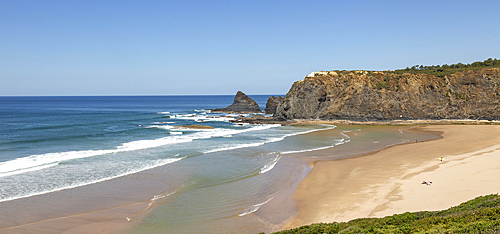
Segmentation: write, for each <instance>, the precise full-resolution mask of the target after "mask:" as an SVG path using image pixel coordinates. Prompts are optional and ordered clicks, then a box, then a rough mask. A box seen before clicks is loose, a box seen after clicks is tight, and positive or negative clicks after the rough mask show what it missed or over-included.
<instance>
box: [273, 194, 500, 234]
mask: <svg viewBox="0 0 500 234" xmlns="http://www.w3.org/2000/svg"><path fill="white" fill-rule="evenodd" d="M276 233H277V234H292V233H301V234H312V233H500V196H499V195H498V194H492V195H487V196H481V197H477V198H475V199H473V200H470V201H468V202H464V203H462V204H460V205H458V206H455V207H452V208H450V209H447V210H443V211H422V212H412V213H410V212H407V213H404V214H397V215H393V216H387V217H384V218H362V219H355V220H351V221H349V222H347V223H346V222H341V223H317V224H312V225H307V226H302V227H299V228H295V229H291V230H286V231H280V232H276Z"/></svg>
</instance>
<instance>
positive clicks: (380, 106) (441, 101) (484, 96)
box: [274, 68, 500, 120]
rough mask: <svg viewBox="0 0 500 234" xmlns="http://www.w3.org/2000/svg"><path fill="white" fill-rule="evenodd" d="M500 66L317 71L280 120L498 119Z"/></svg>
mask: <svg viewBox="0 0 500 234" xmlns="http://www.w3.org/2000/svg"><path fill="white" fill-rule="evenodd" d="M499 86H500V68H489V69H481V70H476V71H463V72H457V73H454V74H452V75H447V76H445V77H437V76H433V75H426V74H410V73H403V74H397V73H394V72H390V71H389V72H369V71H342V72H317V73H312V74H309V75H308V76H307V77H306V78H305V79H304V80H300V81H297V82H295V83H294V84H293V86H292V87H291V88H290V91H289V92H288V94H287V95H286V96H285V98H284V100H283V101H282V102H281V103H280V104H279V105H278V107H277V109H276V113H275V114H274V117H275V118H276V119H281V120H287V119H351V120H394V119H497V120H498V119H500V92H499Z"/></svg>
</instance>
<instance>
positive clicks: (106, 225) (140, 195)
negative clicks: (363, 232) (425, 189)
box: [0, 125, 500, 233]
mask: <svg viewBox="0 0 500 234" xmlns="http://www.w3.org/2000/svg"><path fill="white" fill-rule="evenodd" d="M462 126H465V127H466V126H470V127H473V128H474V127H480V128H481V127H486V128H495V127H496V128H500V126H477V125H473V126H472V125H462ZM439 127H440V126H437V125H436V126H429V127H419V128H416V129H425V131H427V132H429V131H431V130H432V128H439ZM444 127H446V126H444ZM417 131H420V130H417ZM432 131H435V132H436V131H437V132H439V131H441V130H440V129H433V130H432ZM497 138H499V139H500V136H499V137H497ZM441 141H442V139H440V140H439V141H435V142H441ZM431 142H434V141H428V142H427V141H426V142H425V143H424V144H420V143H419V144H418V145H425V144H428V143H431ZM406 145H415V144H412V143H405V144H401V145H396V146H391V147H387V148H384V149H381V150H378V151H375V152H372V153H368V154H363V155H360V156H355V157H353V158H347V159H338V160H335V161H332V159H330V160H329V161H328V160H327V161H326V162H325V161H320V162H317V163H316V166H315V167H314V168H313V169H312V171H308V172H307V175H303V176H302V175H301V176H300V177H305V178H301V180H299V181H298V182H297V184H296V185H295V184H294V185H293V186H292V187H294V189H293V190H294V191H290V190H291V189H289V191H290V195H287V196H290V197H291V198H290V199H289V198H287V197H286V196H285V195H283V196H284V198H282V199H279V198H278V197H277V198H276V199H275V200H273V201H271V202H269V203H268V204H265V205H263V206H262V207H261V208H260V209H259V210H258V211H257V212H256V214H258V216H261V215H262V217H271V216H272V214H273V212H285V213H288V212H291V210H298V211H299V212H298V213H297V214H296V216H295V217H290V218H289V219H287V220H286V221H285V222H283V223H268V224H271V225H272V226H274V228H276V229H277V230H279V229H280V227H283V225H285V227H289V226H290V225H291V224H293V223H294V222H295V221H296V220H297V218H298V217H300V215H302V213H303V209H301V208H300V202H299V206H297V207H282V206H283V205H284V204H285V203H286V204H287V205H290V204H293V203H294V201H296V200H297V198H296V196H297V194H298V193H297V192H298V191H299V190H300V189H301V187H302V186H303V182H304V181H305V180H308V178H309V177H310V175H311V174H312V173H316V171H318V168H320V165H321V164H323V163H328V162H337V161H344V160H345V161H347V160H351V159H357V158H363V157H366V155H370V157H371V156H372V155H376V154H379V153H380V152H385V151H387V150H390V149H393V148H399V147H404V146H406ZM328 150H329V149H324V150H318V151H311V152H302V153H300V154H305V155H308V156H309V157H308V161H310V162H313V161H318V160H317V159H314V158H311V157H310V156H313V154H316V153H319V152H321V153H323V154H324V153H325V152H328ZM292 155H293V154H292ZM277 169H278V168H277ZM304 170H309V169H308V168H304ZM159 173H160V174H161V173H167V172H166V171H165V170H164V168H163V169H162V167H160V168H154V169H150V170H146V171H143V172H139V173H136V174H133V175H128V176H125V177H120V178H117V179H114V180H111V181H105V182H101V183H98V184H94V185H89V186H83V187H78V188H73V189H69V190H63V191H59V192H57V193H49V194H43V195H39V196H36V197H35V198H33V197H31V198H24V199H18V200H14V201H8V202H5V203H0V208H1V209H3V210H9V207H10V208H13V207H15V208H19V207H29V206H30V205H31V206H33V204H35V203H37V204H42V205H36V206H34V207H36V210H31V211H29V213H28V214H27V213H25V212H27V211H23V210H20V209H19V210H18V211H15V212H13V213H11V214H8V215H11V216H12V217H8V216H5V215H6V214H4V215H3V217H2V216H0V219H2V220H4V221H8V222H10V223H11V224H12V223H18V222H19V223H20V224H21V225H19V226H18V225H15V226H11V227H7V228H5V226H3V227H2V226H0V233H23V232H29V233H52V232H53V231H54V230H59V231H60V232H61V233H62V232H64V233H66V232H68V233H88V232H89V230H92V231H91V232H93V233H103V232H106V233H110V232H111V233H119V232H121V231H123V230H125V229H126V228H127V227H130V225H134V224H133V222H130V223H129V222H127V221H126V220H125V219H124V218H123V217H132V216H133V215H137V214H141V216H143V215H144V214H147V213H148V212H149V211H151V210H152V209H154V207H155V206H156V205H158V204H162V203H165V202H167V200H169V198H164V199H166V200H164V199H162V200H163V201H159V203H156V202H155V203H154V204H153V206H152V207H151V208H148V209H147V210H144V209H145V208H146V207H149V206H148V203H150V202H151V200H150V199H151V198H152V197H153V196H154V195H156V194H158V192H159V191H156V190H155V188H157V187H168V186H167V185H166V184H165V181H162V180H161V178H158V177H157V176H158V175H159ZM137 180H141V181H146V180H147V181H148V183H147V185H146V184H142V185H139V184H137ZM134 181H135V182H134ZM152 184H156V185H152ZM419 185H420V184H419ZM130 186H132V187H130ZM124 188H125V191H126V194H127V196H126V197H122V198H121V199H119V200H115V199H112V198H113V197H114V196H113V194H117V193H119V191H123V189H124ZM295 188H297V189H295ZM287 193H288V192H287ZM292 196H293V199H292ZM102 197H104V198H106V199H104V200H102V199H101V198H102ZM289 200H294V201H289ZM53 201H56V203H51V202H53ZM75 201H77V202H76V204H73V202H75ZM25 202H26V203H28V204H26V205H25V204H23V203H25ZM85 204H87V205H85ZM273 209H279V211H274V210H273ZM287 209H288V210H289V211H285V210H287ZM47 211H48V212H47ZM144 211H146V212H144ZM143 212H144V213H143ZM380 212H382V211H380ZM131 215H132V216H131ZM270 215H271V216H270ZM34 217H39V218H38V219H39V220H40V217H43V218H41V219H42V220H41V221H32V222H30V221H29V220H28V218H34ZM133 219H135V218H133ZM139 219H140V218H139ZM62 220H64V221H62ZM23 223H24V224H23ZM60 223H64V225H60V226H59V227H58V228H56V229H54V225H58V224H60ZM4 225H9V224H8V223H4Z"/></svg>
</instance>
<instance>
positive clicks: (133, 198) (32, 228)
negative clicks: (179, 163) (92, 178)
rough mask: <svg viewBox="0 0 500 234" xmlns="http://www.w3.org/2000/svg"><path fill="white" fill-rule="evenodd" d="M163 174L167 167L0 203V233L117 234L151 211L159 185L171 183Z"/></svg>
mask: <svg viewBox="0 0 500 234" xmlns="http://www.w3.org/2000/svg"><path fill="white" fill-rule="evenodd" d="M164 176H168V170H165V168H161V167H160V168H156V169H152V170H147V171H143V172H139V173H136V174H132V175H128V176H124V177H120V178H116V179H113V180H110V181H104V182H100V183H96V184H91V185H86V186H82V187H77V188H73V189H67V190H62V191H57V192H52V193H47V194H42V195H38V196H33V197H27V198H22V199H16V200H12V201H6V202H1V203H0V220H1V222H0V233H1V234H10V233H42V234H43V233H116V232H117V230H121V229H122V228H123V226H124V225H126V224H127V219H126V218H127V217H130V218H131V219H133V220H135V219H136V217H137V215H140V214H142V213H143V212H147V211H149V210H150V209H148V207H149V204H150V203H151V198H153V197H154V195H156V194H158V193H160V192H162V191H158V188H168V187H169V186H170V184H168V182H167V181H165V180H164V178H165V177H164ZM166 199H168V198H166ZM164 201H165V200H164ZM153 206H154V204H153ZM104 231H105V232H104Z"/></svg>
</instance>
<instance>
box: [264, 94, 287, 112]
mask: <svg viewBox="0 0 500 234" xmlns="http://www.w3.org/2000/svg"><path fill="white" fill-rule="evenodd" d="M282 100H283V97H282V96H278V97H275V96H271V97H269V99H267V103H266V109H264V112H265V113H266V114H274V113H276V107H278V104H280V102H281V101H282Z"/></svg>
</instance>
